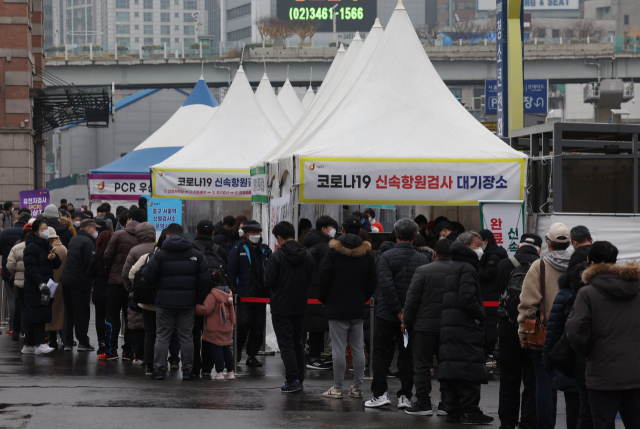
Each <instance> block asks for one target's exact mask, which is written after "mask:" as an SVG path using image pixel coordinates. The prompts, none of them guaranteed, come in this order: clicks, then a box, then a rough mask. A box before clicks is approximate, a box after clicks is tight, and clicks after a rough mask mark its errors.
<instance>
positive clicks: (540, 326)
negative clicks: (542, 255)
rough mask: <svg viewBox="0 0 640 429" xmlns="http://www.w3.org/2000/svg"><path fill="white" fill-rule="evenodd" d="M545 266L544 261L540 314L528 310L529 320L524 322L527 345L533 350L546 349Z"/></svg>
mask: <svg viewBox="0 0 640 429" xmlns="http://www.w3.org/2000/svg"><path fill="white" fill-rule="evenodd" d="M545 283H546V279H545V266H544V261H542V260H541V261H540V292H541V293H542V303H541V304H540V308H539V309H538V313H537V314H536V312H535V311H534V310H533V309H529V310H527V318H526V319H525V321H524V332H525V333H526V334H527V343H528V344H529V345H530V346H532V348H533V349H536V348H539V349H542V347H544V340H545V338H546V336H547V323H546V321H545V320H544V314H545V310H544V298H545V286H546V284H545Z"/></svg>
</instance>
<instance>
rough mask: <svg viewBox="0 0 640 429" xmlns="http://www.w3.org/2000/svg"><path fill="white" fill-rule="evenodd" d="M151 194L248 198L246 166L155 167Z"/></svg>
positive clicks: (206, 197) (248, 178) (249, 190)
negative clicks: (218, 167) (219, 167)
mask: <svg viewBox="0 0 640 429" xmlns="http://www.w3.org/2000/svg"><path fill="white" fill-rule="evenodd" d="M153 196H154V198H187V199H194V200H247V201H250V200H251V177H250V175H249V170H248V169H247V170H207V171H181V170H154V172H153Z"/></svg>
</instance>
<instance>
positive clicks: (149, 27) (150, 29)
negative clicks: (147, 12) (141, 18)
mask: <svg viewBox="0 0 640 429" xmlns="http://www.w3.org/2000/svg"><path fill="white" fill-rule="evenodd" d="M144 34H153V25H145V26H144Z"/></svg>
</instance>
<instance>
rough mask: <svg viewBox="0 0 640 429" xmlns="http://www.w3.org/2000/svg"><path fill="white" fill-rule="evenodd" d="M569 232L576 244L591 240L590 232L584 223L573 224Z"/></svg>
mask: <svg viewBox="0 0 640 429" xmlns="http://www.w3.org/2000/svg"><path fill="white" fill-rule="evenodd" d="M569 234H570V237H571V241H576V242H578V244H582V243H585V242H587V241H591V232H590V231H589V228H587V227H586V226H584V225H578V226H574V227H573V228H571V232H570V233H569Z"/></svg>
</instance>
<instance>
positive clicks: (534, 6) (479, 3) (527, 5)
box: [476, 0, 580, 12]
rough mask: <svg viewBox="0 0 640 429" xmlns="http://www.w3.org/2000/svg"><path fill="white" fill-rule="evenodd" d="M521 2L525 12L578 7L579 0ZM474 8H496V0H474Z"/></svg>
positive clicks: (526, 0)
mask: <svg viewBox="0 0 640 429" xmlns="http://www.w3.org/2000/svg"><path fill="white" fill-rule="evenodd" d="M522 2H523V4H524V10H525V11H527V12H535V11H537V10H579V9H580V0H522ZM476 8H477V10H478V11H492V10H496V0H476Z"/></svg>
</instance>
